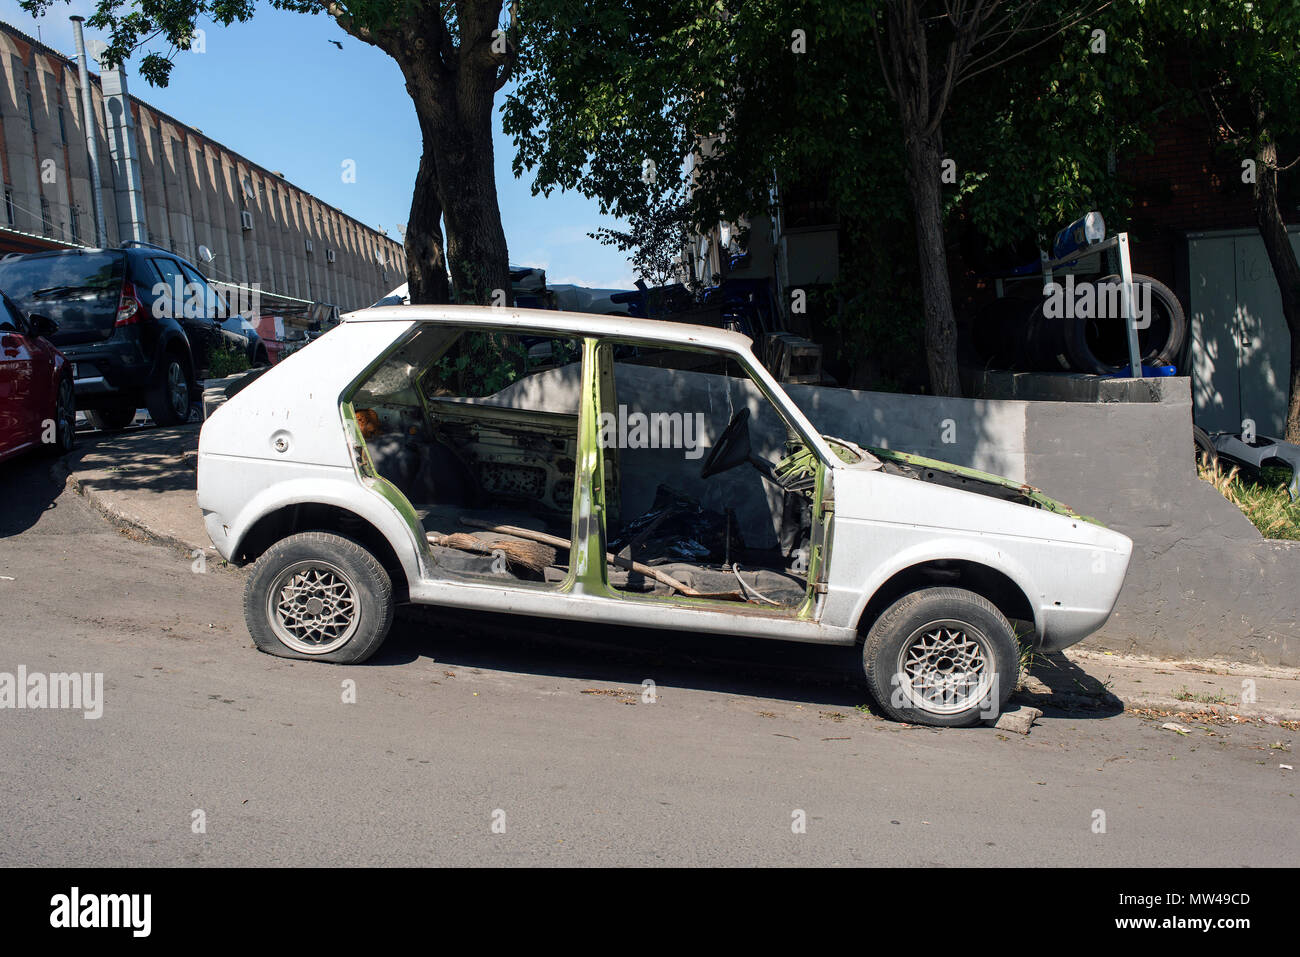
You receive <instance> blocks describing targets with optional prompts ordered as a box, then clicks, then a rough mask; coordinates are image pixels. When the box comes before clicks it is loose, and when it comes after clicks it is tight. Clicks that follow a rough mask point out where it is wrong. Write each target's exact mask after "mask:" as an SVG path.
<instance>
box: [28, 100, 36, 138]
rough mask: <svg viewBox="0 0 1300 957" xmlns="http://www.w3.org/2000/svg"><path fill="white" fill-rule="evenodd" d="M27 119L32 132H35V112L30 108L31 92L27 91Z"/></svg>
mask: <svg viewBox="0 0 1300 957" xmlns="http://www.w3.org/2000/svg"><path fill="white" fill-rule="evenodd" d="M27 119H28V121H29V122H30V123H31V124H32V132H33V133H35V132H36V111H35V110H34V109H33V108H32V91H31V90H28V91H27Z"/></svg>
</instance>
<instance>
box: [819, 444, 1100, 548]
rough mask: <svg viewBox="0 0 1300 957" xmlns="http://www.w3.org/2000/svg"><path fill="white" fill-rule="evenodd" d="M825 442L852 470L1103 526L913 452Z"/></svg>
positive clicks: (1017, 488)
mask: <svg viewBox="0 0 1300 957" xmlns="http://www.w3.org/2000/svg"><path fill="white" fill-rule="evenodd" d="M822 438H824V439H825V440H826V441H827V442H828V443H829V444H830V446H831V449H832V450H833V451H834V452H835V454H836V455H837V456H839V458H840V459H841V461H843V462H844V464H845V465H847V466H849V467H851V468H865V469H869V470H873V471H874V470H880V471H883V472H885V473H887V474H889V475H901V476H903V477H905V478H911V479H915V480H917V481H919V482H929V483H931V484H934V485H942V486H945V487H947V488H955V489H957V490H959V491H963V492H970V493H972V494H975V495H986V496H988V497H990V498H996V499H1001V500H1002V501H1006V502H1013V503H1015V504H1018V505H1026V506H1029V507H1030V508H1040V509H1043V510H1045V511H1048V512H1052V513H1054V514H1057V515H1062V516H1064V517H1066V518H1074V519H1079V520H1080V521H1084V522H1090V523H1092V524H1093V525H1101V524H1102V523H1101V522H1099V521H1097V519H1095V518H1090V517H1089V516H1087V515H1080V514H1079V513H1078V512H1076V511H1075V510H1074V509H1072V508H1070V506H1068V505H1066V504H1065V503H1064V502H1061V501H1058V500H1057V499H1054V498H1052V497H1050V496H1048V495H1044V494H1043V492H1042V491H1041V490H1040V489H1038V488H1035V487H1034V486H1032V485H1027V484H1025V483H1024V482H1017V481H1015V480H1014V479H1009V478H1005V477H1003V476H1001V475H993V474H992V473H989V472H981V471H980V470H979V469H972V468H967V467H966V466H963V465H953V464H952V463H951V462H943V461H940V460H939V459H932V458H927V457H926V456H924V455H915V454H913V453H911V452H899V451H896V450H894V449H885V448H878V447H876V446H860V445H856V444H855V443H853V442H849V441H847V440H846V439H839V438H835V437H834V436H830V435H824V436H822ZM1103 527H1104V526H1103Z"/></svg>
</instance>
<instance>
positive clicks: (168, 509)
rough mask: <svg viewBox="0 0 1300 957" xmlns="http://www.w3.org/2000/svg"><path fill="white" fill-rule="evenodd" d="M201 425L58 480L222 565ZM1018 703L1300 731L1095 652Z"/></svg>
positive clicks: (1175, 678)
mask: <svg viewBox="0 0 1300 957" xmlns="http://www.w3.org/2000/svg"><path fill="white" fill-rule="evenodd" d="M199 428H200V424H199V423H192V424H190V425H184V426H179V427H176V428H158V427H154V426H144V427H142V426H134V427H132V428H130V429H127V430H126V431H124V432H118V433H114V434H103V433H99V432H82V433H78V436H77V442H78V444H77V448H76V449H74V450H73V452H72V453H71V454H69V455H67V456H66V457H65V458H64V459H62V460H61V461H60V462H58V463H56V465H55V466H54V468H55V471H56V478H58V479H59V480H61V481H62V480H64V479H66V481H67V484H68V485H69V486H70V487H71V488H73V489H74V490H75V491H77V492H78V493H79V494H81V495H83V496H84V497H85V498H86V499H87V500H88V501H89V502H90V503H91V504H92V505H93V506H94V507H95V508H96V509H97V510H98V511H99V512H100V513H101V514H103V515H104V516H105V517H106V518H107V519H108V520H109V521H110V522H112V523H113V524H115V525H117V526H118V527H119V528H122V529H124V530H125V531H126V532H127V533H128V534H130V535H132V536H133V537H138V538H143V539H146V540H149V541H154V542H157V543H159V544H163V545H169V546H172V547H175V548H179V549H182V550H184V551H185V552H187V553H188V554H190V555H193V554H194V553H195V551H197V550H200V549H201V550H203V551H204V552H206V553H207V555H208V556H209V559H212V558H215V557H216V553H215V551H214V550H213V548H212V545H211V542H210V541H209V540H208V535H207V532H206V530H205V529H204V527H203V521H202V519H201V517H200V515H199V509H198V503H197V501H196V500H195V481H196V465H197V456H198V442H199ZM1031 672H1032V676H1031V677H1029V678H1028V679H1026V680H1025V682H1024V687H1023V688H1022V690H1021V691H1020V692H1019V693H1018V694H1017V699H1018V700H1019V701H1020V702H1021V703H1023V704H1027V705H1031V706H1033V707H1037V708H1041V709H1042V710H1044V711H1045V712H1048V713H1051V711H1053V710H1054V711H1058V712H1060V711H1064V712H1077V711H1103V712H1105V711H1113V712H1116V713H1118V712H1119V711H1120V710H1124V709H1127V710H1130V711H1135V712H1138V713H1140V714H1145V715H1146V716H1149V717H1162V716H1165V715H1170V716H1174V717H1175V718H1176V719H1177V720H1182V721H1233V720H1243V719H1247V720H1252V721H1259V722H1263V723H1268V724H1276V723H1279V722H1283V721H1285V722H1288V724H1289V723H1291V722H1300V671H1296V670H1292V669H1287V668H1273V667H1267V666H1261V665H1246V664H1236V663H1230V662H1227V661H1209V660H1206V661H1167V660H1160V659H1154V658H1143V657H1138V656H1130V655H1120V654H1114V653H1111V652H1103V651H1099V650H1092V649H1090V648H1089V647H1088V645H1087V643H1086V642H1085V643H1084V645H1082V646H1076V647H1074V648H1071V649H1069V650H1068V651H1067V652H1065V654H1063V655H1051V656H1036V657H1035V659H1034V661H1033V664H1032V668H1031Z"/></svg>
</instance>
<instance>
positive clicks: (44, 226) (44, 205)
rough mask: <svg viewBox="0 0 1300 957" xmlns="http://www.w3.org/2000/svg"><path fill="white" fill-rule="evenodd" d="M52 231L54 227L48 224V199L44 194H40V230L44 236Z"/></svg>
mask: <svg viewBox="0 0 1300 957" xmlns="http://www.w3.org/2000/svg"><path fill="white" fill-rule="evenodd" d="M53 231H54V227H53V226H52V225H51V224H50V201H49V200H48V199H46V198H45V197H44V196H42V197H41V232H43V233H44V234H45V235H46V236H48V235H50V233H52V232H53Z"/></svg>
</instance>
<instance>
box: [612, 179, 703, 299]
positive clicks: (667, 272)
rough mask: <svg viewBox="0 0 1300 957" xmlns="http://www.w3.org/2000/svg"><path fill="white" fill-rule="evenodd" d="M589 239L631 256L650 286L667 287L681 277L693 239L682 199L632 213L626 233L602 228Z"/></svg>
mask: <svg viewBox="0 0 1300 957" xmlns="http://www.w3.org/2000/svg"><path fill="white" fill-rule="evenodd" d="M587 235H589V236H590V237H591V238H592V239H595V240H596V241H598V242H600V243H603V244H604V245H606V246H613V247H615V248H616V249H618V250H619V251H620V252H625V253H631V256H630V260H631V263H632V268H633V269H635V270H636V273H637V275H638V276H639V277H640V278H642V279H644V280H646V281H647V282H648V283H649V284H650V285H651V286H666V285H668V284H670V283H674V282H677V281H678V279H679V277H680V273H681V256H682V253H683V250H685V249H686V246H687V243H689V242H690V239H691V219H690V212H689V210H688V208H687V204H686V200H685V199H683V198H682V197H681V196H679V195H678V196H674V195H668V196H663V197H661V198H659V199H656V200H655V201H653V202H652V203H651V204H650V205H648V206H646V207H645V208H644V209H638V210H634V211H633V212H632V213H630V214H629V215H628V226H627V229H610V228H609V227H601V228H600V229H597V230H596V231H595V232H594V233H588V234H587Z"/></svg>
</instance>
